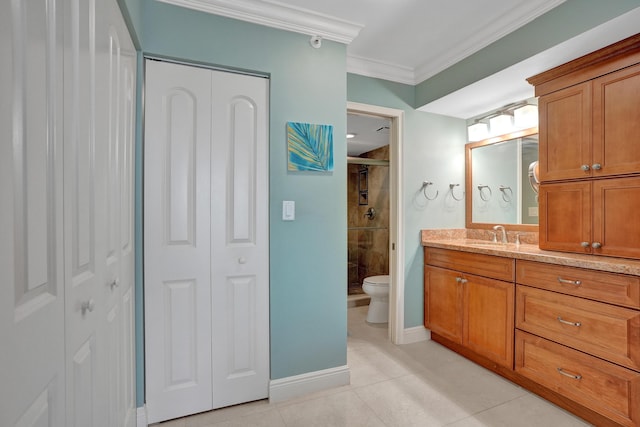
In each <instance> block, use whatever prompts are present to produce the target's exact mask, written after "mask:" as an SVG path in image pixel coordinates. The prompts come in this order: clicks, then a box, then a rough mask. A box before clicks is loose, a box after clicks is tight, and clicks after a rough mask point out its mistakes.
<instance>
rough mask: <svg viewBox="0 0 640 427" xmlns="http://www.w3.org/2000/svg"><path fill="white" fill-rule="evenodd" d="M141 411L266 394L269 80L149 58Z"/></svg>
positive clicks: (177, 410)
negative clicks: (143, 392)
mask: <svg viewBox="0 0 640 427" xmlns="http://www.w3.org/2000/svg"><path fill="white" fill-rule="evenodd" d="M145 81H146V95H145V98H146V101H145V105H146V106H145V159H144V173H145V181H144V187H145V189H144V212H145V213H144V236H145V238H144V239H145V240H144V254H145V255H144V258H145V259H144V264H145V266H144V267H145V372H146V404H147V413H148V419H149V422H157V421H162V420H166V419H170V418H176V417H180V416H184V415H187V414H191V413H196V412H201V411H206V410H210V409H213V408H218V407H222V406H228V405H232V404H236V403H241V402H245V401H251V400H256V399H261V398H265V397H267V395H268V382H269V329H268V328H269V326H268V325H269V312H268V305H269V301H268V298H269V295H268V292H269V285H268V283H269V279H268V277H269V274H268V170H267V168H268V144H267V117H268V116H267V105H268V102H267V100H268V80H266V79H263V78H259V77H250V76H244V75H237V74H231V73H224V72H219V71H212V70H209V69H204V68H197V67H190V66H186V65H178V64H171V63H164V62H159V61H153V60H147V61H146V77H145Z"/></svg>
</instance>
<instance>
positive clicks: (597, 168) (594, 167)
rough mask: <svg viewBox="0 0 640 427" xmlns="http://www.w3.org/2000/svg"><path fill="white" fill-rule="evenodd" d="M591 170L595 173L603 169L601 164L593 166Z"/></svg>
mask: <svg viewBox="0 0 640 427" xmlns="http://www.w3.org/2000/svg"><path fill="white" fill-rule="evenodd" d="M591 168H592V169H593V170H594V171H599V170H600V169H602V165H601V164H600V163H594V164H593V165H591Z"/></svg>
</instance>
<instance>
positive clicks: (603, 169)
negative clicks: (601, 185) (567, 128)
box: [592, 64, 640, 176]
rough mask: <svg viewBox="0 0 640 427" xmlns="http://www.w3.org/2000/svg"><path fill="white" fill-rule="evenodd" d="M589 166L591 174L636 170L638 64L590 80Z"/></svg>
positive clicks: (639, 167)
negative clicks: (590, 139) (590, 156)
mask: <svg viewBox="0 0 640 427" xmlns="http://www.w3.org/2000/svg"><path fill="white" fill-rule="evenodd" d="M598 165H599V166H598ZM592 170H593V176H610V175H622V174H630V173H638V172H640V64H638V65H635V66H633V67H628V68H624V69H622V70H620V71H617V72H615V73H611V74H607V75H605V76H602V77H600V78H597V79H595V80H594V81H593V164H592Z"/></svg>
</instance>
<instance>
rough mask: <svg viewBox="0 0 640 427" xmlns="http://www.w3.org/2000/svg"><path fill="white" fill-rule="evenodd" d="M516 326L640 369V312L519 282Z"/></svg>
mask: <svg viewBox="0 0 640 427" xmlns="http://www.w3.org/2000/svg"><path fill="white" fill-rule="evenodd" d="M516 328H518V329H522V330H525V331H527V332H531V333H533V334H536V335H540V336H542V337H544V338H548V339H550V340H552V341H555V342H558V343H562V344H565V345H567V346H569V347H573V348H576V349H578V350H581V351H584V352H586V353H590V354H592V355H594V356H598V357H602V358H604V359H607V360H610V361H612V362H615V363H618V364H620V365H624V366H627V367H629V368H632V369H635V370H638V371H640V311H636V310H631V309H628V308H622V307H616V306H613V305H609V304H603V303H600V302H595V301H589V300H585V299H582V298H576V297H572V296H567V295H562V294H558V293H555V292H549V291H544V290H541V289H536V288H530V287H527V286H521V285H518V286H517V288H516Z"/></svg>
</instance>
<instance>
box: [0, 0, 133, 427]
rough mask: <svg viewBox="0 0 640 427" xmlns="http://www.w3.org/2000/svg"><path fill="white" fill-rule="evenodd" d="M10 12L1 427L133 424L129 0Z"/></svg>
mask: <svg viewBox="0 0 640 427" xmlns="http://www.w3.org/2000/svg"><path fill="white" fill-rule="evenodd" d="M5 9H6V10H4V12H5V13H3V14H0V55H1V57H2V58H4V59H5V60H6V66H5V67H2V70H3V72H2V73H0V200H2V203H1V204H0V283H2V286H0V342H2V350H1V351H0V425H2V426H3V427H4V426H21V427H24V426H54V425H55V426H82V427H87V426H126V427H132V426H133V425H134V424H135V400H134V386H135V374H134V351H133V339H134V336H133V288H132V285H133V277H134V265H133V259H134V257H133V225H132V218H133V171H132V167H133V135H134V127H135V125H134V117H135V112H134V110H135V108H134V106H135V68H136V60H135V50H134V48H133V44H132V43H131V40H130V37H129V34H128V31H127V29H126V26H125V24H124V20H123V18H122V16H121V14H120V9H119V7H118V4H117V3H116V1H115V0H99V1H97V2H96V1H95V0H33V1H12V2H9V3H8V4H7V7H6V8H5ZM4 71H7V72H6V73H5V72H4ZM63 166H64V168H63Z"/></svg>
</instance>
